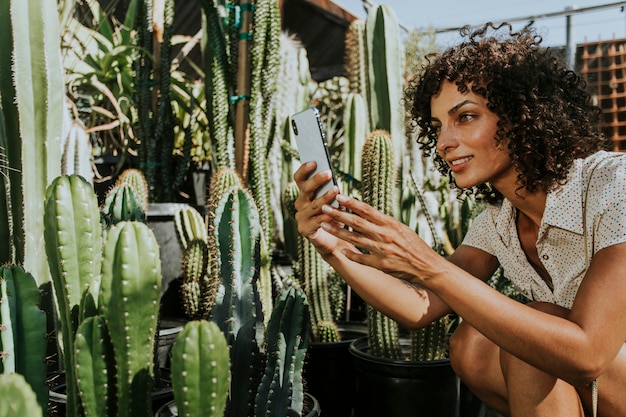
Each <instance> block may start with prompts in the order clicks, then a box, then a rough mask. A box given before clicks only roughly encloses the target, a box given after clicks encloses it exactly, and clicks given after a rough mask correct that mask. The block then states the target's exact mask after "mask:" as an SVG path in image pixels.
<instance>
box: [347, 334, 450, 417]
mask: <svg viewBox="0 0 626 417" xmlns="http://www.w3.org/2000/svg"><path fill="white" fill-rule="evenodd" d="M368 348H369V344H368V340H367V338H366V337H362V338H359V339H356V340H354V341H353V342H352V343H351V344H350V354H351V355H352V357H353V358H354V366H355V368H356V398H355V406H354V417H380V416H385V417H400V416H401V417H458V415H459V380H458V378H457V377H456V375H455V374H454V371H453V370H452V367H451V366H450V361H449V360H447V359H445V360H438V361H428V362H411V361H403V360H391V359H386V358H381V357H377V356H373V355H370V354H369V353H367V352H368Z"/></svg>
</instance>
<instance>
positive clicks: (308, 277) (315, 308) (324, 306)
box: [284, 183, 340, 341]
mask: <svg viewBox="0 0 626 417" xmlns="http://www.w3.org/2000/svg"><path fill="white" fill-rule="evenodd" d="M299 193H300V192H299V190H298V188H297V186H296V185H295V183H291V185H290V186H289V188H288V189H287V190H286V191H285V194H284V203H285V207H286V211H287V213H289V215H290V217H291V218H292V219H293V216H295V207H294V203H295V201H296V199H297V198H298V195H299ZM293 220H295V219H293ZM294 227H296V226H295V224H294ZM296 239H297V244H296V246H297V248H298V250H297V255H296V265H295V268H294V269H295V270H296V275H297V276H298V277H299V278H300V282H301V283H302V286H303V287H304V288H305V292H306V296H307V299H308V300H309V310H310V319H311V329H312V331H313V339H314V340H316V341H322V340H321V339H320V337H322V336H323V337H324V338H325V339H326V340H328V341H338V340H339V339H340V335H339V330H338V329H337V328H336V326H335V329H336V330H337V331H336V334H335V335H332V336H329V335H328V334H324V335H320V334H318V328H319V326H320V323H328V322H333V321H334V320H333V317H334V316H333V312H332V308H331V303H330V295H329V289H328V275H329V273H330V269H331V268H330V265H329V264H328V263H327V262H326V261H325V260H324V258H322V256H321V255H320V254H319V252H317V250H315V247H314V246H313V244H312V243H311V242H309V240H308V239H306V238H304V237H303V236H302V235H300V234H298V235H297V237H296ZM332 329H333V328H332V327H331V328H327V332H328V331H330V330H332Z"/></svg>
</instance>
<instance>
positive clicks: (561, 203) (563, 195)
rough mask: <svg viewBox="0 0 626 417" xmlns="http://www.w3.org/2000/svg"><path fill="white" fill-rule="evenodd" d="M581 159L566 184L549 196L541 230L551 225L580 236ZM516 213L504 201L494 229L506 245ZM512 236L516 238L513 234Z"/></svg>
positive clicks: (509, 240) (508, 241)
mask: <svg viewBox="0 0 626 417" xmlns="http://www.w3.org/2000/svg"><path fill="white" fill-rule="evenodd" d="M581 190H582V160H575V161H574V163H573V164H572V168H571V169H570V172H569V174H568V177H567V182H566V183H565V184H563V185H561V186H559V187H558V188H556V189H555V190H552V191H550V192H549V193H548V195H547V197H546V207H545V210H544V212H543V218H542V227H545V226H554V227H558V228H560V229H565V230H568V231H571V232H573V233H578V234H581V235H582V234H583V207H582V198H583V196H582V192H581ZM515 214H516V210H515V208H514V207H513V205H512V204H511V202H510V201H509V200H507V199H506V198H505V199H504V200H503V201H502V207H501V208H500V210H499V213H498V215H497V217H496V230H497V231H498V234H499V235H500V237H501V239H502V242H503V243H504V244H505V245H506V246H509V245H510V242H511V234H509V232H510V231H512V230H513V231H514V230H516V227H515ZM513 235H516V233H514V234H513Z"/></svg>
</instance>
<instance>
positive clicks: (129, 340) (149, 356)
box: [99, 222, 161, 417]
mask: <svg viewBox="0 0 626 417" xmlns="http://www.w3.org/2000/svg"><path fill="white" fill-rule="evenodd" d="M138 259H141V262H137V260H138ZM160 288H161V261H160V257H159V246H158V244H157V241H156V239H155V237H154V234H153V233H152V231H151V230H150V228H149V227H148V226H147V225H146V224H144V223H140V222H121V223H118V224H117V225H115V226H113V227H112V228H111V229H110V230H109V232H108V234H107V239H106V243H105V245H104V252H103V259H102V281H101V286H100V298H99V305H100V310H101V314H103V315H104V316H105V317H106V321H107V327H108V328H109V333H110V335H111V342H112V344H113V348H114V352H115V363H116V367H117V401H118V407H117V409H118V416H120V417H124V416H134V417H135V416H142V415H145V416H150V415H151V413H152V410H151V405H152V404H151V397H150V391H151V384H152V377H153V368H154V361H153V347H154V337H155V334H156V330H157V321H158V315H159V298H160Z"/></svg>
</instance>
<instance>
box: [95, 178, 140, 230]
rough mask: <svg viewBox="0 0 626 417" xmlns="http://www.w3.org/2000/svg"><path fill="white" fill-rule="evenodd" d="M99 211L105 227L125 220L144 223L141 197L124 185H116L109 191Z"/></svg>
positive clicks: (132, 188)
mask: <svg viewBox="0 0 626 417" xmlns="http://www.w3.org/2000/svg"><path fill="white" fill-rule="evenodd" d="M101 211H102V215H103V218H104V221H105V223H106V225H107V227H110V226H112V225H114V224H117V223H119V222H121V221H125V220H126V221H139V222H145V221H146V213H145V211H144V206H143V203H142V201H141V197H140V196H139V195H138V194H137V193H136V191H135V188H134V187H132V186H131V185H129V184H126V183H121V184H119V185H116V186H114V187H113V188H111V189H110V190H109V192H108V193H107V195H106V198H105V201H104V204H103V206H102V209H101Z"/></svg>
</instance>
